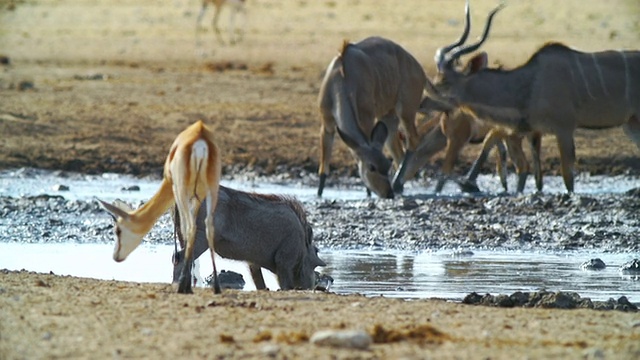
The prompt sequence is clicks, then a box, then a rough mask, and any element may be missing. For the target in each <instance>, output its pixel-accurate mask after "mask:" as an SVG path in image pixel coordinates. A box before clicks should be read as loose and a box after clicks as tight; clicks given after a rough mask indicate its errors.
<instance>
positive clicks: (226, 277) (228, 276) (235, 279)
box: [204, 270, 245, 290]
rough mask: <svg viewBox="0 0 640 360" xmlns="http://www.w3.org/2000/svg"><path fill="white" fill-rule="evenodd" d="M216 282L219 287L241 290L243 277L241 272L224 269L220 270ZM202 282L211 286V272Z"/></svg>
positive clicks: (243, 282)
mask: <svg viewBox="0 0 640 360" xmlns="http://www.w3.org/2000/svg"><path fill="white" fill-rule="evenodd" d="M218 282H219V283H220V288H222V289H235V290H242V289H243V288H244V285H245V281H244V277H243V276H242V274H238V273H237V272H235V271H226V270H222V271H220V273H219V274H218ZM204 283H205V284H207V286H211V285H212V283H213V274H211V275H209V276H207V278H206V279H205V280H204Z"/></svg>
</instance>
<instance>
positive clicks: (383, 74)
mask: <svg viewBox="0 0 640 360" xmlns="http://www.w3.org/2000/svg"><path fill="white" fill-rule="evenodd" d="M426 81H427V77H426V75H425V74H424V70H423V69H422V67H421V66H420V64H419V63H418V61H417V60H416V59H415V58H414V57H413V56H412V55H411V54H409V53H408V52H407V51H406V50H404V49H403V48H402V47H401V46H400V45H398V44H396V43H394V42H393V41H391V40H387V39H384V38H381V37H369V38H366V39H364V40H362V41H360V42H358V43H355V44H352V43H349V42H346V41H345V42H344V44H343V46H342V49H341V50H340V53H339V54H338V56H336V57H335V58H334V59H333V60H332V61H331V63H330V64H329V67H328V68H327V71H326V73H325V76H324V80H323V81H322V85H321V88H320V94H319V97H318V106H319V108H320V114H321V127H320V145H321V151H320V166H319V169H318V175H319V177H320V185H319V186H318V196H322V191H323V189H324V185H325V180H326V177H327V175H328V173H329V160H330V158H331V151H332V147H333V140H334V135H335V132H336V130H337V132H338V134H339V135H340V137H341V138H342V140H343V141H344V142H345V143H346V144H347V146H348V147H349V149H350V150H351V152H352V154H353V155H354V157H355V158H356V161H357V163H358V171H359V173H360V177H361V178H362V180H363V182H364V183H365V186H366V187H367V189H368V191H373V192H375V193H376V194H377V195H378V196H380V197H382V198H392V197H393V196H394V191H401V189H402V177H403V175H402V174H404V171H406V162H407V160H408V159H410V158H411V156H412V154H413V151H414V150H415V148H416V146H417V144H418V136H417V132H416V128H415V117H416V112H417V110H418V107H419V106H420V101H421V99H422V93H423V89H424V86H425V83H426ZM399 118H400V119H401V120H402V126H403V127H404V129H405V131H406V133H407V143H408V144H407V146H406V153H405V154H404V158H403V149H402V145H401V143H400V140H399V137H398V136H396V134H397V130H398V126H399V121H398V119H399ZM376 120H377V122H376ZM383 146H386V148H387V150H389V152H390V153H391V155H392V157H393V159H394V161H395V162H396V163H400V162H401V161H402V164H401V165H400V168H399V170H398V173H399V174H400V175H398V173H396V178H398V179H400V180H399V181H398V183H399V186H395V182H394V188H393V189H392V187H391V183H390V179H389V176H390V174H389V170H390V169H391V161H390V160H389V159H387V157H386V156H385V155H384V154H383Z"/></svg>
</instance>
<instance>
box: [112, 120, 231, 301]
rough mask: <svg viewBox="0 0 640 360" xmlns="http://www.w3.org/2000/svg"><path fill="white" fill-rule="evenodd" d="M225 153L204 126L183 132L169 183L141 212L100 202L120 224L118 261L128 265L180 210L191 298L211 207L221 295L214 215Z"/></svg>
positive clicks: (183, 282)
mask: <svg viewBox="0 0 640 360" xmlns="http://www.w3.org/2000/svg"><path fill="white" fill-rule="evenodd" d="M220 172H221V165H220V152H219V150H218V147H217V146H216V144H215V143H214V140H213V133H212V132H211V130H209V128H207V127H206V126H205V125H204V123H203V122H202V121H198V122H196V123H194V124H193V125H191V126H189V127H188V128H187V129H186V130H184V131H183V132H181V133H180V134H179V135H178V137H177V138H176V139H175V141H174V142H173V144H172V145H171V149H170V151H169V156H168V157H167V160H166V161H165V165H164V177H163V179H162V183H161V184H160V189H159V190H158V192H157V193H156V194H155V195H154V196H153V197H152V198H151V199H150V200H149V201H148V202H147V203H145V204H144V205H143V206H141V207H140V208H138V209H137V210H135V211H132V212H130V211H127V210H128V209H127V208H124V206H122V205H118V204H115V205H114V204H110V203H107V202H104V201H100V203H101V204H102V206H103V207H104V208H105V209H106V210H107V211H109V212H110V213H111V214H112V215H113V217H114V218H115V220H116V225H115V233H116V246H115V250H114V253H113V258H114V260H116V261H118V262H119V261H123V260H125V259H126V257H127V256H128V255H129V254H130V253H131V252H132V251H133V250H134V249H135V248H136V247H137V246H138V245H139V244H140V242H142V238H143V237H144V236H145V235H146V234H147V233H148V232H149V230H151V227H152V226H153V225H154V224H155V223H156V221H157V220H158V218H159V217H160V216H161V215H162V214H163V213H165V212H166V211H167V210H168V209H169V208H170V207H171V206H173V205H174V204H175V205H176V206H177V207H178V209H179V211H180V213H181V214H186V215H183V217H182V219H183V221H182V223H181V225H182V226H181V232H182V234H183V237H185V238H186V239H187V245H186V255H185V262H186V263H187V264H188V266H184V267H183V271H182V274H181V276H180V281H179V285H178V292H179V293H191V292H192V290H191V268H192V266H191V265H192V263H193V249H194V243H195V236H196V217H197V215H198V210H199V209H200V205H201V204H202V203H203V202H204V203H205V204H206V205H205V207H206V212H207V216H206V219H205V226H206V233H207V241H208V243H209V248H210V249H211V261H212V262H213V270H214V271H213V273H214V274H216V275H215V276H214V291H215V292H216V293H220V286H219V284H218V280H217V277H216V276H217V271H216V264H215V259H214V244H213V239H214V227H213V213H214V211H215V207H216V204H217V199H218V186H219V182H220Z"/></svg>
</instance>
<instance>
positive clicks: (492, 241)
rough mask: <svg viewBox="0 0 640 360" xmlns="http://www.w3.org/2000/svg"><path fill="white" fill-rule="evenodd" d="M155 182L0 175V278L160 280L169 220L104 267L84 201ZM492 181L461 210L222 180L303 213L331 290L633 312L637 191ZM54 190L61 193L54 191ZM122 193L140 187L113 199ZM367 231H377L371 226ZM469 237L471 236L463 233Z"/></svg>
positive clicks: (298, 183) (107, 256)
mask: <svg viewBox="0 0 640 360" xmlns="http://www.w3.org/2000/svg"><path fill="white" fill-rule="evenodd" d="M511 180H512V181H513V182H514V181H515V179H514V178H511ZM158 183H159V181H158V180H157V179H152V178H147V179H138V178H133V177H128V176H121V175H114V174H104V175H84V174H68V173H61V172H48V171H41V170H35V169H20V170H14V171H4V172H0V215H2V216H0V268H7V269H26V270H33V271H40V272H49V271H53V272H54V273H56V274H63V275H74V276H84V277H93V278H100V279H117V280H126V281H139V282H169V281H170V278H171V263H170V259H171V254H172V251H173V246H171V245H170V244H172V240H171V239H172V238H171V236H170V234H171V224H170V219H169V218H168V216H164V217H163V218H161V220H160V221H159V223H158V225H157V226H156V227H154V229H153V230H152V232H151V233H150V234H149V235H148V236H147V237H146V239H147V241H145V242H144V243H143V245H142V246H141V247H140V248H139V249H137V250H136V251H135V252H134V253H133V254H132V255H131V256H130V258H129V259H128V260H127V261H125V262H122V263H115V262H114V261H113V260H112V259H111V252H112V239H111V236H112V231H111V226H112V225H111V220H110V218H109V217H108V216H107V215H106V214H105V213H104V212H103V211H101V210H100V209H99V208H98V207H97V205H96V204H95V201H94V198H96V197H99V198H102V199H105V200H113V199H116V198H120V199H122V200H125V201H127V202H129V203H132V204H138V203H139V202H140V201H146V200H147V199H148V198H149V197H150V196H151V195H152V194H153V192H154V191H155V190H156V189H157V186H158ZM497 183H498V182H497V180H496V179H495V178H494V177H493V176H482V177H481V178H480V179H479V185H480V187H481V188H483V189H488V190H487V191H488V193H485V194H484V195H483V196H484V198H481V200H478V201H475V200H466V196H465V195H462V194H460V193H459V191H458V189H457V188H456V187H455V186H453V185H448V186H447V187H445V193H444V194H442V195H438V196H435V195H433V193H432V189H431V188H430V185H429V184H420V183H417V182H411V183H410V184H408V186H407V193H408V195H409V197H408V198H406V199H409V200H402V199H398V200H394V201H385V200H378V199H372V200H367V199H366V197H365V196H366V195H365V192H364V190H363V188H362V187H361V185H359V184H358V183H347V184H346V185H345V184H330V185H331V186H329V187H328V188H326V189H325V193H324V198H323V199H322V200H318V199H317V198H316V196H315V190H316V189H315V184H314V181H313V178H312V177H307V178H304V177H301V178H297V179H295V180H292V179H287V178H284V179H278V178H272V179H268V180H265V179H260V178H255V177H244V178H235V179H225V180H224V181H223V184H224V185H226V186H229V187H233V188H236V189H240V190H246V191H256V192H263V193H280V194H289V195H294V196H296V197H298V198H299V199H300V200H301V201H302V202H303V203H304V204H305V207H306V208H307V210H308V211H309V213H310V215H309V216H310V219H311V222H312V223H313V224H314V225H315V227H316V228H315V229H314V233H315V234H316V236H315V238H316V242H317V243H318V244H319V247H320V249H321V253H320V256H321V257H322V258H323V259H324V260H325V262H327V264H328V266H327V267H326V268H323V269H318V270H321V271H322V272H323V273H325V274H328V275H331V276H332V277H333V278H334V279H335V282H334V284H333V286H332V287H331V291H334V292H337V293H352V292H357V293H362V294H365V295H371V296H375V295H384V296H389V297H401V298H425V297H439V298H446V299H454V300H460V299H461V298H462V297H463V296H464V295H466V294H468V293H470V292H474V291H475V292H478V293H485V292H490V293H493V294H496V293H512V292H514V291H535V290H539V289H546V290H549V291H575V292H578V293H579V294H580V295H581V296H583V297H590V298H592V299H593V300H607V299H609V298H610V297H614V298H617V297H618V296H620V295H625V296H628V297H629V299H630V300H631V301H632V302H640V281H638V278H637V277H632V276H628V275H622V274H620V273H619V271H618V269H617V267H618V266H619V265H621V264H622V263H624V262H626V261H629V260H631V259H633V258H637V257H639V256H640V254H638V253H637V251H636V250H634V249H637V248H638V246H637V234H638V233H640V222H639V221H638V220H639V216H638V211H637V209H638V208H639V205H640V204H639V203H638V200H637V199H636V198H634V197H633V195H624V192H626V191H627V190H629V189H632V188H637V187H638V185H639V182H638V179H637V178H633V177H625V176H618V177H601V176H598V177H595V176H594V177H590V176H586V175H582V176H579V177H578V178H577V184H576V188H577V189H578V190H577V191H578V194H577V195H574V196H573V197H569V198H566V197H564V196H563V195H559V194H562V193H564V188H563V185H562V181H561V179H560V178H558V177H546V178H545V193H544V194H542V195H537V194H531V193H525V195H523V196H519V197H506V198H505V197H496V196H495V195H496V194H497V193H498V192H499V191H500V189H499V188H498V187H497ZM57 185H65V186H68V187H69V190H67V191H59V190H56V186H57ZM132 186H137V187H139V190H136V191H129V190H125V189H127V188H130V187H132ZM532 188H534V187H533V184H528V186H527V189H532ZM629 196H631V197H629ZM411 198H413V199H415V200H411ZM446 199H462V200H461V201H458V200H454V201H448V200H446ZM620 204H622V205H620ZM585 206H586V207H588V209H586V210H585ZM620 206H621V207H620ZM548 208H552V209H554V210H553V211H548V210H547V209H548ZM461 211H462V212H461ZM456 214H457V215H456ZM523 215H524V216H523ZM488 216H489V217H488ZM496 216H498V217H497V218H496ZM501 219H506V220H509V219H511V220H514V219H517V221H515V223H514V224H511V223H510V222H508V221H507V222H504V221H502V220H501ZM496 220H498V221H499V222H495V223H488V221H496ZM531 221H533V222H532V223H529V222H531ZM549 221H551V222H549ZM363 224H364V225H363ZM368 224H371V225H368ZM379 224H384V226H383V227H382V228H381V229H378V228H377V227H378V226H379ZM483 224H484V225H483ZM545 224H550V225H551V226H550V227H548V228H547V227H546V226H545ZM470 226H475V227H476V228H473V229H472V230H470V231H472V232H469V231H467V230H466V229H467V228H468V227H470ZM512 227H513V229H511V228H512ZM469 234H476V235H477V234H480V236H477V237H471V235H469ZM523 234H524V235H523ZM476 235H474V236H476ZM525 235H526V236H525ZM516 236H517V237H516ZM416 239H417V240H416ZM151 244H156V245H151ZM605 245H606V246H605ZM399 247H402V248H401V249H399ZM455 248H462V249H472V250H473V251H472V252H473V255H470V256H454V253H455V252H454V250H452V249H455ZM567 248H570V249H571V250H565V249H567ZM543 249H544V250H543ZM507 250H508V251H507ZM596 257H597V258H601V259H602V260H604V261H605V263H607V264H608V265H609V267H607V268H606V269H605V270H601V271H583V270H581V269H580V264H581V263H582V262H584V261H587V260H589V259H591V258H596ZM200 263H201V270H200V272H201V274H202V276H204V275H206V274H209V273H210V272H211V268H210V265H209V264H208V263H207V261H206V260H203V261H201V262H200ZM220 268H221V269H225V270H233V271H236V272H239V273H241V274H243V275H244V278H245V280H246V281H247V286H246V289H253V288H254V287H253V284H252V283H251V281H250V276H249V275H248V270H247V267H246V265H245V264H244V263H241V262H233V261H224V262H221V266H220ZM266 275H267V276H266V280H267V284H268V286H269V287H270V288H272V289H275V288H277V282H276V281H275V278H274V277H273V275H272V274H266Z"/></svg>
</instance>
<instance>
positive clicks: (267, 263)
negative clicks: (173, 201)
mask: <svg viewBox="0 0 640 360" xmlns="http://www.w3.org/2000/svg"><path fill="white" fill-rule="evenodd" d="M213 221H214V227H215V229H216V233H215V239H214V243H215V244H216V249H215V250H216V253H218V254H219V255H220V256H222V257H224V258H228V259H233V260H241V261H246V262H248V263H249V270H250V272H251V277H252V278H253V281H254V283H255V285H256V288H257V289H258V290H261V289H266V285H265V282H264V278H263V276H262V271H261V268H265V269H268V270H269V271H271V272H273V273H274V274H276V276H277V278H278V283H279V285H280V288H281V289H283V290H289V289H313V288H314V286H315V272H314V270H315V268H316V266H326V264H325V262H324V261H322V260H321V259H320V258H319V257H318V248H317V247H316V246H315V245H314V243H313V230H312V228H311V225H310V224H309V222H308V221H307V217H306V214H305V211H304V208H303V206H302V204H300V202H298V201H297V200H295V199H294V198H290V197H286V196H278V195H262V194H254V193H247V192H243V191H237V190H233V189H230V188H227V187H224V186H220V188H219V192H218V206H216V212H215V214H214V219H213ZM196 226H197V233H196V241H195V244H194V250H193V258H194V259H197V258H198V257H199V256H200V255H201V254H202V253H204V252H205V251H206V250H207V249H208V248H209V245H208V244H207V241H206V236H205V235H206V231H205V226H204V216H203V211H202V209H201V211H200V214H199V215H198V219H197V221H196ZM174 227H175V229H176V230H177V229H179V228H180V215H179V213H178V212H174ZM176 235H177V237H178V239H179V241H180V245H181V247H182V245H183V243H184V241H183V236H182V234H181V233H180V232H179V231H176ZM173 264H174V267H173V280H174V282H175V281H177V280H178V279H179V276H180V274H181V272H182V268H183V266H184V264H185V261H184V249H183V250H181V251H179V252H176V253H175V254H174V257H173Z"/></svg>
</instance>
